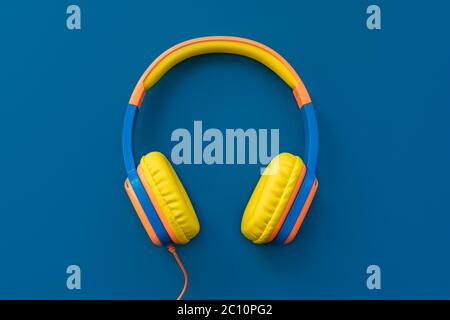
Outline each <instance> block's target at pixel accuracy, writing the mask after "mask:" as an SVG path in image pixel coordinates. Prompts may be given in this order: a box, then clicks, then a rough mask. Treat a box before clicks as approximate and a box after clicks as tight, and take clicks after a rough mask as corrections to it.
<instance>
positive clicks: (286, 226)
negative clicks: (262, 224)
mask: <svg viewBox="0 0 450 320" xmlns="http://www.w3.org/2000/svg"><path fill="white" fill-rule="evenodd" d="M302 112H303V117H304V120H305V138H306V148H305V149H306V155H305V158H306V163H305V165H306V174H305V177H304V178H303V182H302V185H301V186H300V190H299V191H298V193H297V196H296V197H295V200H294V203H293V204H292V207H291V209H290V210H289V213H288V215H287V216H286V219H285V220H284V222H283V225H282V226H281V228H280V230H279V231H278V234H277V235H276V237H275V239H274V240H273V242H274V243H278V244H282V243H284V241H285V240H286V239H287V238H288V236H289V234H290V233H291V231H292V228H293V227H294V225H295V222H296V221H297V219H298V217H299V215H300V212H301V211H302V208H303V206H304V205H305V202H306V199H307V198H308V195H309V193H310V191H311V188H312V187H313V184H314V180H315V179H316V173H315V172H316V167H317V156H318V153H319V132H318V129H317V119H316V114H315V111H314V106H313V104H312V103H308V104H306V105H304V106H303V108H302Z"/></svg>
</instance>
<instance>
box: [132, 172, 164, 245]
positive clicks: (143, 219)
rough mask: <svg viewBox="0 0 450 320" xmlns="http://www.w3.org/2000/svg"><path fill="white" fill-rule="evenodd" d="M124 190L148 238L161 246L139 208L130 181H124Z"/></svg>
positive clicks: (139, 205)
mask: <svg viewBox="0 0 450 320" xmlns="http://www.w3.org/2000/svg"><path fill="white" fill-rule="evenodd" d="M124 185H125V190H126V191H127V194H128V197H129V198H130V200H131V203H132V204H133V207H134V209H135V210H136V212H137V215H138V216H139V219H140V220H141V222H142V225H143V226H144V228H145V231H147V234H148V236H149V237H150V240H152V242H153V243H154V244H155V245H157V246H161V241H159V239H158V236H157V235H156V233H155V230H153V227H152V225H151V224H150V221H148V218H147V216H146V215H145V212H144V209H143V208H142V206H141V203H140V202H139V200H138V198H137V196H136V193H135V192H134V190H133V187H132V186H131V183H130V181H129V180H128V178H127V180H125V184H124Z"/></svg>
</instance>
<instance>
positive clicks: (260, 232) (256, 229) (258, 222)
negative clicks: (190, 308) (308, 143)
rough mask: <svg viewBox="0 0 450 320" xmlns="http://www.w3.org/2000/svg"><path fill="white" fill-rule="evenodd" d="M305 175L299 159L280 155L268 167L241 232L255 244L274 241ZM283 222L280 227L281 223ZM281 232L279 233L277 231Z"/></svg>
mask: <svg viewBox="0 0 450 320" xmlns="http://www.w3.org/2000/svg"><path fill="white" fill-rule="evenodd" d="M304 174H305V165H304V163H303V161H302V159H301V158H300V157H297V156H294V155H293V154H290V153H281V154H279V155H278V156H276V157H275V158H273V159H272V161H271V162H270V163H269V165H268V166H267V168H266V169H265V170H264V174H263V176H262V177H261V178H260V180H259V181H258V184H257V185H256V187H255V190H254V191H253V194H252V196H251V198H250V201H249V202H248V204H247V207H246V208H245V212H244V215H243V217H242V223H241V232H242V234H243V235H244V236H245V237H246V238H247V239H249V240H251V241H253V242H254V243H258V244H260V243H267V242H270V241H272V239H273V238H274V236H275V235H276V232H278V230H279V228H280V227H281V224H282V221H280V220H281V219H283V221H284V218H285V217H286V214H287V212H288V211H289V209H290V206H291V205H292V201H293V199H294V198H295V194H296V193H297V191H298V189H299V187H300V184H301V182H302V180H303V176H304ZM279 222H281V223H279ZM277 229H278V230H277Z"/></svg>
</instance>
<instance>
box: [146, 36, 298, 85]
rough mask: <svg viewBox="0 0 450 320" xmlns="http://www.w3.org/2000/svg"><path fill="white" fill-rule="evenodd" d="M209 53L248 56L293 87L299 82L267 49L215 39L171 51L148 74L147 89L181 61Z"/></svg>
mask: <svg viewBox="0 0 450 320" xmlns="http://www.w3.org/2000/svg"><path fill="white" fill-rule="evenodd" d="M208 53H229V54H236V55H241V56H246V57H248V58H251V59H254V60H257V61H259V62H261V63H262V64H264V65H265V66H267V67H268V68H269V69H271V70H272V71H273V72H275V73H276V74H277V75H278V76H280V78H281V79H283V80H284V82H286V84H287V85H289V86H290V87H291V88H294V87H295V86H296V84H297V79H296V77H295V76H294V75H293V74H292V72H291V71H290V70H289V68H288V67H287V66H286V65H285V64H283V62H282V61H280V59H279V58H277V57H275V56H274V55H273V54H271V53H270V52H268V51H267V50H264V49H263V48H261V47H258V46H255V45H251V44H248V43H244V42H237V41H235V42H232V41H226V40H213V41H204V42H197V43H192V44H189V45H187V46H184V47H181V48H179V49H177V50H175V51H173V52H171V53H169V54H168V55H167V56H166V57H164V59H162V60H161V61H159V63H158V64H157V65H155V67H154V68H153V69H152V70H151V72H150V73H149V74H148V76H147V77H146V79H145V80H144V87H145V89H146V90H148V89H149V88H151V87H152V86H153V85H154V84H155V83H156V82H157V81H158V80H159V79H160V78H161V77H162V76H163V75H164V74H165V73H166V72H167V71H168V70H170V69H171V68H172V67H173V66H175V65H176V64H178V63H180V62H181V61H183V60H186V59H188V58H190V57H194V56H198V55H203V54H208Z"/></svg>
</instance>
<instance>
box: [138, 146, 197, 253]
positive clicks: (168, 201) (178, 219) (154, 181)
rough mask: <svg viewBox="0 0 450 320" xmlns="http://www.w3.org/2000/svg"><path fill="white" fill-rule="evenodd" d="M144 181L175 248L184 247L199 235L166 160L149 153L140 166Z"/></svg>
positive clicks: (160, 155)
mask: <svg viewBox="0 0 450 320" xmlns="http://www.w3.org/2000/svg"><path fill="white" fill-rule="evenodd" d="M140 168H142V171H143V174H144V177H145V180H146V181H147V183H148V185H149V186H150V188H151V192H152V193H153V197H154V199H155V200H156V202H157V206H155V209H156V210H157V212H158V214H162V215H163V217H162V218H163V219H164V220H165V221H166V222H167V223H168V224H169V226H170V230H168V232H169V233H173V234H174V235H175V237H176V240H177V242H178V243H179V244H186V243H188V242H189V241H190V240H191V239H192V238H194V237H195V236H196V235H197V234H198V232H199V231H200V224H199V222H198V219H197V216H196V214H195V212H194V208H193V207H192V204H191V201H190V200H189V197H188V195H187V193H186V190H185V189H184V187H183V185H182V184H181V182H180V179H179V178H178V176H177V174H176V173H175V170H174V169H173V168H172V166H171V164H170V163H169V161H168V160H167V158H166V157H165V156H164V155H163V154H162V153H160V152H150V153H149V154H147V155H146V156H144V157H142V159H141V162H140Z"/></svg>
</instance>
